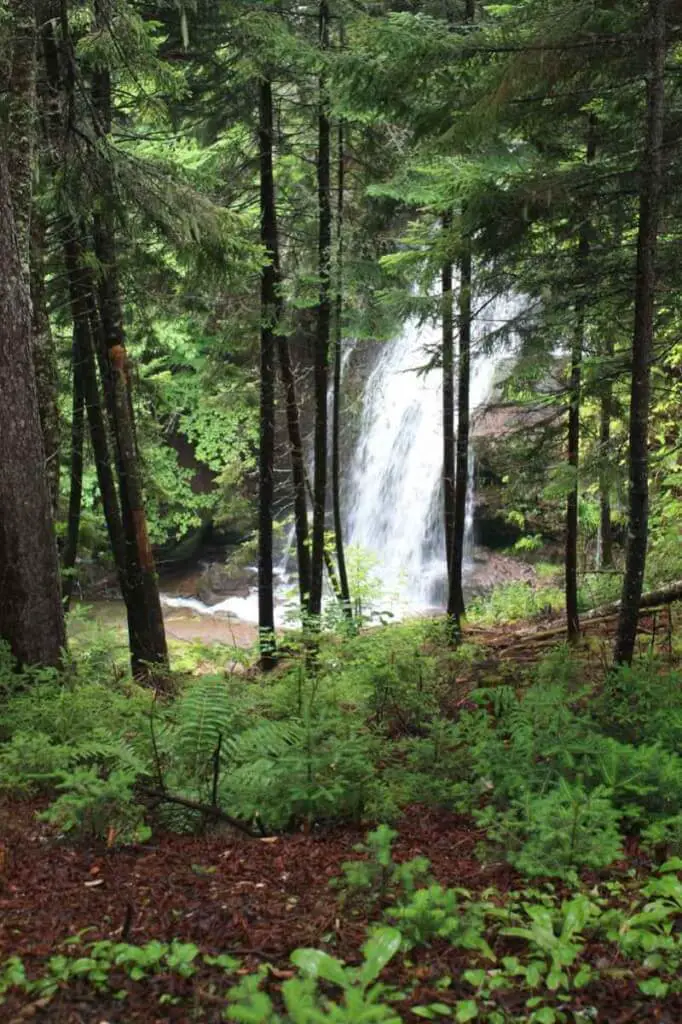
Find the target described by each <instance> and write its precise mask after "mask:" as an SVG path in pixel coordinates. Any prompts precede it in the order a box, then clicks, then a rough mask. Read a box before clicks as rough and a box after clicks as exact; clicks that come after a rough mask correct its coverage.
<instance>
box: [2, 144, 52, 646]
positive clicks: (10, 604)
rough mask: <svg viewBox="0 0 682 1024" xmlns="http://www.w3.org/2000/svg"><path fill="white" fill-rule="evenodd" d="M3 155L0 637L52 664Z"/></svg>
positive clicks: (31, 377)
mask: <svg viewBox="0 0 682 1024" xmlns="http://www.w3.org/2000/svg"><path fill="white" fill-rule="evenodd" d="M2 142H3V143H6V139H5V140H2ZM6 154H7V148H6V145H2V146H0V323H2V329H3V340H2V344H0V395H2V401H0V465H1V466H2V472H0V595H1V596H0V639H2V640H5V641H7V643H8V644H9V646H10V649H11V651H12V653H13V654H14V656H15V657H16V658H17V660H18V661H19V662H20V663H21V664H40V665H58V664H59V661H60V658H61V652H62V649H63V647H64V644H65V632H64V614H63V609H62V603H61V593H60V587H59V568H58V562H57V546H56V544H55V539H54V534H53V531H52V516H51V511H50V496H49V492H48V488H47V480H46V478H45V469H44V460H45V454H44V449H43V439H42V433H41V429H40V416H39V413H38V395H37V390H36V382H35V370H34V366H33V359H32V352H31V299H30V292H29V281H28V276H27V274H26V273H25V267H24V266H23V265H22V254H21V249H20V244H19V237H18V235H17V230H16V227H15V223H14V213H13V210H12V199H11V194H12V192H11V184H10V178H9V173H8V168H7V158H6Z"/></svg>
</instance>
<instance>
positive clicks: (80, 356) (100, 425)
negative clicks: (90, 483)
mask: <svg viewBox="0 0 682 1024" xmlns="http://www.w3.org/2000/svg"><path fill="white" fill-rule="evenodd" d="M63 248H64V263H65V266H66V273H67V279H68V285H69V301H70V306H71V319H72V321H73V330H74V360H75V361H76V360H77V362H78V365H79V366H80V373H81V375H82V383H83V400H84V404H85V410H86V413H87V417H88V426H89V429H90V439H91V441H92V450H93V455H94V458H95V471H96V473H97V482H98V484H99V491H100V497H101V499H102V510H103V512H104V519H105V522H106V525H107V532H108V534H109V542H110V544H111V550H112V554H113V557H114V563H115V565H116V569H117V573H118V580H119V585H120V588H121V594H122V596H123V599H124V601H125V602H126V609H127V605H128V584H127V576H126V557H125V538H124V535H123V523H122V520H121V510H120V505H119V500H118V492H117V490H116V482H115V479H114V472H113V469H112V459H111V452H110V448H109V440H108V435H107V428H106V423H105V419H104V413H103V409H102V400H101V394H100V389H99V385H98V383H97V366H96V362H95V344H94V342H93V338H92V333H91V316H90V312H91V307H92V306H93V305H94V304H95V297H94V294H93V292H92V290H91V281H90V276H89V268H87V267H85V266H84V261H83V254H82V250H81V245H80V242H79V240H78V234H77V227H76V225H75V224H74V223H73V222H71V223H70V224H67V226H66V228H65V229H64V237H63ZM75 372H76V362H74V373H75ZM74 497H75V496H74Z"/></svg>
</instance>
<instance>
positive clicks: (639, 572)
mask: <svg viewBox="0 0 682 1024" xmlns="http://www.w3.org/2000/svg"><path fill="white" fill-rule="evenodd" d="M666 13H667V0H649V46H650V55H649V75H648V80H647V94H648V100H647V128H646V144H645V150H644V154H643V167H642V184H641V193H640V200H639V233H638V238H637V278H636V284H635V324H634V332H633V341H632V382H631V390H630V466H629V470H630V474H629V475H630V487H629V511H628V545H627V555H626V563H625V577H624V579H623V593H622V598H621V602H622V603H621V609H620V616H619V619H618V630H617V633H616V641H615V647H614V660H615V661H616V663H618V664H621V663H626V664H629V663H630V662H631V661H632V656H633V654H634V649H635V639H636V633H637V617H638V614H639V604H640V600H641V596H642V588H643V584H644V570H645V566H646V549H647V538H648V505H649V448H648V441H649V437H648V435H649V401H650V391H651V383H650V377H651V362H652V359H653V346H654V309H655V293H656V254H657V247H658V227H659V221H660V213H661V200H662V193H663V168H662V146H663V127H664V121H665V58H666V35H667V34H666Z"/></svg>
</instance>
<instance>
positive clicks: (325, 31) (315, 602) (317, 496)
mask: <svg viewBox="0 0 682 1024" xmlns="http://www.w3.org/2000/svg"><path fill="white" fill-rule="evenodd" d="M319 40H320V48H321V49H322V50H323V51H326V50H327V49H328V47H329V4H328V3H327V0H320V5H319ZM330 164H331V128H330V122H329V113H328V99H327V82H326V76H325V74H324V72H323V73H322V74H321V75H320V80H319V114H318V151H317V202H318V275H319V281H320V285H319V288H320V291H319V299H318V304H317V331H316V338H315V368H314V378H315V442H314V454H315V469H314V474H313V497H314V501H313V550H312V564H311V582H310V603H309V608H308V610H309V612H310V615H311V616H312V617H314V618H316V617H319V615H320V613H321V611H322V576H323V569H324V541H325V536H324V533H325V514H326V504H327V443H328V422H327V421H328V414H327V390H328V385H329V334H330V324H331V288H330V268H331V245H332V215H331V197H330V185H331V173H330Z"/></svg>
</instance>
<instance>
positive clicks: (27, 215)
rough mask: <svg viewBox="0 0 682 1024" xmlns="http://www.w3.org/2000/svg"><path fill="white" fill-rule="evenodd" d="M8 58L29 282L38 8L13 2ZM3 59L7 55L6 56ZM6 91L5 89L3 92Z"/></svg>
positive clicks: (15, 183)
mask: <svg viewBox="0 0 682 1024" xmlns="http://www.w3.org/2000/svg"><path fill="white" fill-rule="evenodd" d="M10 7H11V11H12V14H11V22H10V33H9V34H10V40H11V52H10V54H9V65H10V79H9V83H8V89H7V93H8V96H9V103H8V113H9V126H8V127H9V136H8V146H7V154H8V155H7V165H8V168H7V169H8V175H9V184H10V189H11V195H12V210H13V217H14V228H15V232H16V238H17V244H18V247H19V259H20V262H21V267H22V273H23V274H24V275H25V277H26V280H29V279H30V278H29V253H30V245H31V213H32V192H33V155H34V152H35V148H36V123H37V120H36V40H37V32H36V6H35V0H14V2H13V3H12V4H11V5H10ZM3 56H4V55H3ZM4 91H5V90H4V89H3V90H2V92H4Z"/></svg>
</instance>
